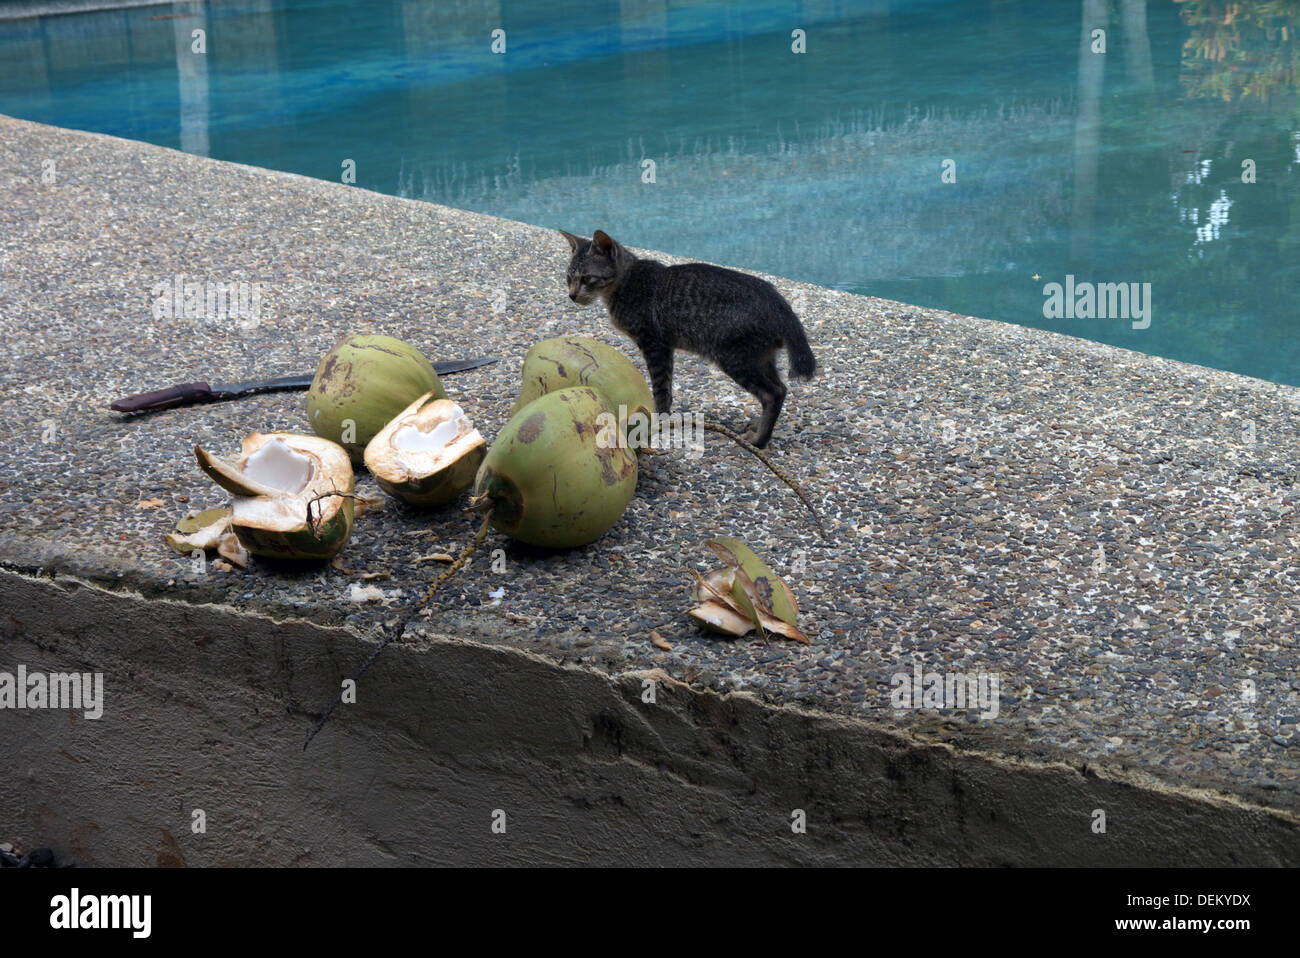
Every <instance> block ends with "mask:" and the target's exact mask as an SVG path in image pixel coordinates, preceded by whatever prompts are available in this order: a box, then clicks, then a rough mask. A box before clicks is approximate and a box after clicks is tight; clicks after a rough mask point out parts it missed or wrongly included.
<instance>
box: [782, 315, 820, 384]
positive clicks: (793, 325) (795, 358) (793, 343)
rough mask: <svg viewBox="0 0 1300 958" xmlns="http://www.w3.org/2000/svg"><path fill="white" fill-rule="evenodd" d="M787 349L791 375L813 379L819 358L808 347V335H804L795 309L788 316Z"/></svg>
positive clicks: (786, 330)
mask: <svg viewBox="0 0 1300 958" xmlns="http://www.w3.org/2000/svg"><path fill="white" fill-rule="evenodd" d="M785 350H786V355H788V356H789V357H790V375H791V376H795V377H797V378H799V379H812V375H813V373H814V372H816V371H817V360H816V359H815V358H814V357H813V354H812V350H811V349H810V348H809V347H808V337H807V336H805V335H804V331H803V326H802V325H801V324H800V323H799V317H798V316H796V315H795V313H794V310H791V311H790V314H789V316H787V317H786V329H785Z"/></svg>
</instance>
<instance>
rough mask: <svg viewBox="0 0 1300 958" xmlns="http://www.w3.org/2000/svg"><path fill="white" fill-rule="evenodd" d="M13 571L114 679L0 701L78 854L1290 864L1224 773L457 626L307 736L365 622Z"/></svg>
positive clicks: (51, 654)
mask: <svg viewBox="0 0 1300 958" xmlns="http://www.w3.org/2000/svg"><path fill="white" fill-rule="evenodd" d="M0 585H2V586H3V588H2V589H0V597H2V598H0V614H2V615H3V616H4V622H5V626H4V639H5V647H6V652H7V654H10V655H14V656H16V657H17V658H18V659H20V660H22V661H26V662H29V663H33V666H32V667H41V668H45V669H48V670H50V671H56V670H78V669H84V670H90V669H97V670H103V671H106V672H107V673H108V674H109V675H110V676H112V678H111V680H110V682H109V685H108V688H107V692H106V699H107V705H106V708H105V712H104V715H103V717H102V718H101V719H99V720H97V721H94V722H91V721H86V720H83V719H81V718H80V717H79V716H77V715H76V713H69V715H68V721H66V722H65V721H62V720H60V721H57V722H55V721H50V715H49V714H47V713H38V712H19V713H11V714H9V715H5V716H4V723H5V742H6V765H7V767H8V769H9V774H7V775H5V776H3V777H0V807H3V808H6V809H9V810H10V813H7V814H6V818H7V819H8V824H9V825H10V826H13V825H14V824H17V825H18V827H19V828H20V829H21V831H20V833H19V834H17V835H15V836H12V837H15V838H17V839H18V840H19V841H20V842H31V841H35V840H38V839H42V838H48V837H49V836H52V835H53V836H59V837H60V838H61V840H62V843H63V847H64V848H65V849H66V851H67V852H68V853H70V854H71V855H73V856H75V857H76V858H77V859H78V860H80V861H82V862H94V863H101V864H117V865H154V864H157V865H175V864H188V865H288V864H300V865H340V864H350V865H385V864H419V865H430V864H480V865H500V864H636V865H681V864H708V865H723V864H731V865H755V864H801V865H819V864H821V865H826V864H832V865H833V864H849V863H852V864H865V865H1211V864H1219V865H1222V864H1246V863H1249V864H1266V865H1284V864H1288V863H1290V862H1293V861H1294V860H1295V851H1296V847H1297V841H1298V840H1300V829H1297V826H1296V824H1295V823H1294V822H1293V821H1291V820H1290V818H1289V816H1283V815H1278V814H1275V813H1270V812H1268V811H1266V810H1263V809H1259V808H1251V807H1249V806H1246V805H1244V804H1241V803H1237V802H1231V801H1224V800H1222V799H1220V798H1217V797H1215V796H1211V795H1202V794H1196V793H1193V792H1188V791H1183V790H1167V789H1161V788H1141V787H1135V786H1134V785H1132V784H1131V783H1129V782H1126V781H1122V780H1115V779H1111V778H1109V777H1108V776H1107V775H1106V773H1105V772H1104V771H1100V770H1098V769H1095V768H1089V767H1087V766H1080V767H1078V768H1074V767H1069V766H1066V765H1060V764H1039V763H1032V762H1021V761H1016V760H1014V759H1012V758H1009V757H1007V756H996V755H988V754H982V753H980V752H977V751H966V750H962V749H957V748H953V747H951V746H946V745H942V744H931V745H918V744H917V743H916V742H915V741H911V740H909V738H908V737H907V736H905V735H903V734H901V733H898V732H892V733H891V732H887V731H883V730H880V729H873V728H871V727H869V726H867V725H866V724H865V723H862V722H858V721H852V720H848V719H844V718H838V717H835V716H829V715H825V714H816V713H812V712H808V711H804V710H801V709H796V708H791V707H784V708H781V707H775V706H773V705H770V704H767V703H764V702H761V701H759V700H758V699H756V698H755V697H754V696H751V695H747V694H744V693H730V694H717V693H715V692H712V691H709V690H703V691H701V690H697V689H692V688H690V687H689V686H687V685H685V684H683V683H681V682H678V681H676V680H674V679H673V678H672V677H671V676H668V675H667V674H665V673H664V672H662V671H660V670H649V671H640V672H623V673H617V674H609V673H605V672H602V671H597V670H592V669H588V668H582V667H577V666H570V667H564V666H560V665H557V664H556V663H555V662H553V661H550V660H548V659H546V658H543V657H540V656H536V655H530V654H528V653H525V652H522V651H519V650H516V649H503V648H500V647H493V646H485V645H481V644H478V643H474V642H467V641H463V640H457V639H455V638H452V637H449V636H436V637H433V638H431V639H430V640H428V641H425V642H421V643H418V644H414V645H400V646H396V647H393V648H391V649H390V651H389V652H388V653H387V654H386V656H385V658H383V659H381V660H380V663H379V664H377V665H376V667H375V669H374V670H373V671H372V672H370V673H369V675H368V677H367V680H366V682H365V684H364V687H363V689H362V691H361V697H360V701H359V702H358V704H357V705H355V706H350V707H345V708H344V709H343V710H342V713H341V714H340V715H339V716H338V719H337V720H336V721H335V722H334V723H332V724H331V725H330V726H329V727H328V729H327V731H326V732H324V733H323V734H322V736H321V737H320V738H319V739H318V741H317V742H316V743H314V744H313V746H312V748H311V750H310V751H308V752H306V753H304V752H303V750H302V747H301V743H302V739H303V734H304V731H305V730H306V729H307V728H308V727H310V724H311V723H310V721H309V719H310V718H311V716H310V715H309V714H307V711H308V710H309V709H310V708H311V706H312V704H314V703H319V702H322V701H326V700H328V698H329V696H330V695H331V693H332V690H333V689H335V688H336V683H337V676H338V674H339V672H340V671H345V672H346V671H348V670H351V669H353V668H355V667H356V665H357V664H358V663H359V662H360V661H361V660H362V659H363V658H364V657H365V655H366V654H367V653H368V652H369V650H370V644H369V643H368V642H366V641H365V640H364V639H362V638H361V637H359V636H357V635H355V634H354V633H351V632H349V631H347V630H343V629H328V628H323V627H320V626H316V625H313V624H310V623H306V622H302V621H286V622H276V621H272V620H268V619H264V618H258V617H251V616H249V615H247V614H246V613H241V612H239V611H238V610H235V609H230V608H224V607H219V606H203V605H199V606H195V605H191V604H188V603H182V602H170V601H160V600H146V599H142V598H140V597H139V596H135V595H131V594H123V593H111V592H107V591H104V590H101V589H99V588H96V587H94V586H90V585H87V584H86V583H83V582H79V581H76V580H73V579H69V578H66V577H60V578H54V579H42V578H32V577H25V576H18V575H15V574H12V573H3V574H0ZM647 680H649V681H652V682H654V683H655V685H656V702H655V704H653V705H648V704H645V703H644V702H643V701H642V693H643V690H644V688H645V684H644V683H645V682H646V681H647ZM1094 808H1099V809H1107V810H1109V812H1110V814H1109V816H1108V828H1107V833H1106V834H1105V835H1095V834H1093V833H1092V831H1091V823H1092V817H1091V814H1090V810H1091V809H1094ZM196 809H201V810H202V811H203V812H204V814H205V816H206V822H207V831H206V833H205V834H202V835H196V834H192V833H191V830H190V827H189V824H190V822H191V820H192V814H193V812H194V810H196ZM496 809H501V810H503V811H504V812H505V813H506V833H505V834H504V835H499V834H493V833H492V831H491V827H490V826H491V822H492V816H493V813H494V810H496ZM794 809H803V810H804V811H805V812H806V813H807V820H808V831H807V833H806V834H803V835H796V834H793V833H792V831H791V829H790V821H791V817H790V816H791V812H792V810H794ZM1189 834H1195V835H1196V836H1197V840H1196V841H1195V842H1189V841H1188V836H1189Z"/></svg>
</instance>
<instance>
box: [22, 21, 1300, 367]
mask: <svg viewBox="0 0 1300 958" xmlns="http://www.w3.org/2000/svg"><path fill="white" fill-rule="evenodd" d="M1109 6H1110V7H1111V8H1113V9H1112V10H1111V12H1110V16H1109V18H1107V17H1106V16H1105V15H1104V13H1103V12H1102V11H1104V10H1105V9H1106V4H1104V3H1101V2H1100V0H1078V2H1075V0H1071V2H1053V3H1042V2H1031V0H982V2H969V3H965V2H944V0H912V2H906V0H856V2H855V0H840V2H836V0H824V2H811V0H809V2H794V0H791V2H769V0H760V2H753V3H747V4H744V5H743V6H729V5H726V4H721V3H713V2H672V3H669V2H665V0H621V2H619V3H617V4H614V3H597V2H591V3H584V2H577V0H545V2H541V0H528V2H502V3H498V2H469V0H460V2H455V0H453V2H437V3H431V2H415V0H410V2H395V3H384V4H380V3H363V2H360V0H290V2H271V0H260V2H259V0H246V2H233V3H223V4H219V5H212V4H206V3H174V4H164V5H158V6H149V7H138V8H132V9H119V10H110V11H103V12H96V13H86V14H77V15H66V16H45V17H37V18H27V19H18V20H13V19H11V20H0V112H3V113H8V114H11V115H15V116H20V117H23V118H26V119H31V120H37V121H40V122H45V123H52V124H56V125H59V126H68V127H75V128H80V129H88V130H95V131H99V132H104V133H111V134H114V135H118V136H125V137H131V138H135V139H140V140H146V141H149V142H152V143H157V144H161V145H164V146H171V147H176V148H178V149H185V150H188V151H190V152H195V153H202V154H205V155H208V156H212V157H215V158H218V159H224V160H233V161H237V162H241V163H249V164H253V165H257V166H266V167H272V168H275V169H281V170H288V171H291V172H296V173H302V174H305V175H308V176H314V177H320V178H324V179H333V180H339V179H342V178H344V177H345V176H347V175H348V174H349V171H353V172H354V175H355V182H356V185H357V186H360V187H365V188H368V189H374V190H379V191H382V192H387V193H394V194H399V195H404V196H410V197H415V198H419V199H427V200H430V201H435V202H439V203H446V204H449V205H452V206H459V207H463V208H466V209H471V210H476V211H480V212H485V213H492V214H495V215H499V216H505V217H510V218H512V219H518V220H523V221H526V222H530V223H536V224H540V225H545V226H552V227H563V228H565V229H569V230H571V231H574V232H585V233H587V234H590V232H591V231H592V230H593V229H595V228H601V229H604V230H606V231H607V232H609V233H610V234H611V235H613V236H614V237H616V238H618V239H620V240H622V241H624V242H626V243H628V244H630V245H634V246H640V247H648V248H657V249H664V250H670V251H672V252H674V253H678V254H681V255H684V256H689V257H696V258H701V259H708V260H712V261H714V262H720V263H726V264H733V265H740V266H745V267H749V268H754V269H759V270H763V271H765V272H770V273H775V274H778V275H784V276H789V277H792V278H795V279H801V280H806V281H809V282H813V283H819V284H822V285H826V286H831V287H835V288H838V289H844V290H852V291H854V292H862V293H869V294H872V295H878V296H885V297H889V298H892V299H899V300H903V301H907V302H913V303H919V304H922V305H927V306H938V307H943V308H946V309H950V310H954V311H958V312H962V313H969V314H972V315H976V316H985V317H988V318H992V319H998V320H1004V321H1008V322H1014V323H1020V324H1024V325H1030V326H1036V327H1039V328H1043V329H1052V330H1056V331H1059V332H1065V333H1069V334H1071V335H1075V336H1081V337H1084V338H1087V339H1092V340H1097V341H1100V342H1106V343H1111V344H1114V345H1118V346H1124V347H1128V348H1131V349H1136V350H1140V351H1143V352H1147V353H1152V354H1156V355H1161V356H1168V357H1172V358H1175V359H1182V360H1186V361H1189V362H1195V363H1201V364H1204V365H1208V366H1214V367H1217V368H1221V369H1228V370H1233V371H1236V372H1242V373H1246V374H1248V375H1252V376H1258V377H1260V378H1264V379H1270V380H1273V381H1275V382H1281V383H1288V384H1297V385H1300V335H1298V334H1297V333H1298V327H1300V318H1298V317H1297V312H1296V307H1295V304H1296V302H1297V301H1298V298H1300V99H1298V97H1297V91H1296V78H1297V76H1300V37H1297V28H1298V27H1300V0H1295V2H1288V0H1271V2H1269V3H1265V2H1250V0H1238V3H1237V4H1236V7H1237V9H1238V13H1237V15H1236V16H1235V18H1230V19H1231V22H1230V23H1227V24H1225V23H1223V22H1222V21H1223V20H1224V18H1225V17H1224V12H1223V8H1224V6H1225V5H1224V4H1223V3H1216V2H1213V0H1193V2H1187V3H1176V2H1174V0H1113V2H1112V3H1111V4H1110V5H1109ZM0 10H2V8H0ZM1216 11H1217V13H1216ZM1085 24H1086V26H1087V30H1086V31H1085ZM1094 27H1095V28H1096V29H1099V30H1103V31H1104V35H1103V36H1102V40H1103V41H1104V47H1105V48H1104V52H1101V51H1096V52H1094V47H1095V46H1096V45H1097V42H1098V41H1097V39H1096V38H1094V36H1093V34H1092V32H1091V31H1092V29H1093V28H1094ZM196 30H198V31H202V32H203V33H202V36H203V46H204V49H203V51H202V52H201V53H196V52H195V51H194V49H193V47H194V44H195V39H194V38H195V32H194V31H196ZM494 31H501V32H495V33H494ZM794 31H802V33H801V34H798V33H795V32H794ZM1085 33H1086V39H1085ZM800 43H802V44H803V48H804V51H805V52H795V51H796V49H797V48H798V46H799V44H800ZM1220 43H1222V45H1223V47H1222V49H1223V54H1224V55H1223V59H1219V51H1220V46H1219V44H1220ZM494 45H495V47H496V52H494V49H493V48H494ZM1250 179H1253V182H1247V181H1246V180H1250ZM556 281H557V284H558V283H559V276H558V274H557V279H556ZM1053 284H1055V286H1053ZM1057 289H1059V291H1060V292H1059V293H1058V292H1056V290H1057ZM1085 290H1086V291H1087V295H1088V297H1089V299H1088V302H1087V303H1085V302H1084V293H1083V291H1085ZM1067 291H1068V292H1069V293H1070V294H1071V295H1070V298H1069V302H1067V303H1065V304H1064V308H1054V306H1053V303H1055V304H1056V307H1061V306H1062V302H1061V301H1062V299H1064V298H1065V292H1067ZM1076 297H1077V298H1076ZM1089 303H1090V304H1091V311H1089V309H1088V308H1087V307H1088V304H1089Z"/></svg>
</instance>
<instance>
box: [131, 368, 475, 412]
mask: <svg viewBox="0 0 1300 958" xmlns="http://www.w3.org/2000/svg"><path fill="white" fill-rule="evenodd" d="M496 361H497V357H496V356H478V357H476V358H474V359H455V360H448V361H446V362H441V363H434V364H433V370H434V372H436V373H437V374H438V375H439V376H446V375H447V374H448V373H460V372H464V371H465V370H467V369H477V368H478V367H479V366H486V365H488V364H489V363H494V362H496ZM314 378H315V376H314V375H307V376H280V377H279V378H277V379H251V380H248V381H246V382H240V383H223V384H218V385H215V386H212V385H209V384H208V383H205V382H198V383H177V384H176V385H175V386H168V387H167V388H166V389H155V390H153V391H152V392H147V393H136V394H135V395H133V396H124V397H123V398H121V399H117V400H114V401H113V402H112V403H110V404H109V407H108V408H109V409H112V410H113V411H114V412H154V411H156V410H159V409H173V408H175V407H176V406H190V405H193V404H195V403H209V402H221V401H223V400H226V399H239V398H241V397H243V396H253V395H256V394H257V393H265V392H276V391H278V390H287V389H307V388H309V387H310V386H311V382H312V380H313V379H314Z"/></svg>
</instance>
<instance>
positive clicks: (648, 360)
mask: <svg viewBox="0 0 1300 958" xmlns="http://www.w3.org/2000/svg"><path fill="white" fill-rule="evenodd" d="M641 355H642V356H644V357H645V364H646V368H647V369H648V370H650V391H651V392H652V393H653V394H654V399H655V412H657V413H664V414H667V413H670V412H672V411H673V349H672V347H671V346H669V345H667V344H665V343H661V342H652V343H646V344H643V345H642V346H641Z"/></svg>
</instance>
